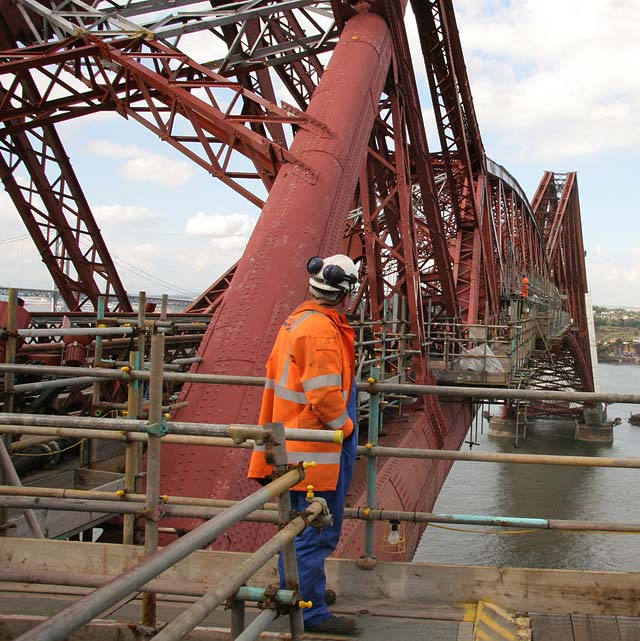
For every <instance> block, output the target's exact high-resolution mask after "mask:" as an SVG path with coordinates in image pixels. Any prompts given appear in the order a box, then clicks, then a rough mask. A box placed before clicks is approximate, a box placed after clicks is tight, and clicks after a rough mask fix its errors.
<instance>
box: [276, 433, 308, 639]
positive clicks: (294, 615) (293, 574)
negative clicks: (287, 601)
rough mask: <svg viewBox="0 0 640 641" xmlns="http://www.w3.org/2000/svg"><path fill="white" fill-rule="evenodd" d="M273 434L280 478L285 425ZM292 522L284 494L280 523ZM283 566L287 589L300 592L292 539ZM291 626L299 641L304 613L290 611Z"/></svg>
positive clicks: (283, 466)
mask: <svg viewBox="0 0 640 641" xmlns="http://www.w3.org/2000/svg"><path fill="white" fill-rule="evenodd" d="M270 427H271V430H272V433H273V458H274V474H275V475H276V476H280V475H282V474H284V472H286V470H287V447H286V442H285V441H286V439H285V431H284V424H282V423H274V424H271V425H270ZM290 520H291V493H290V492H283V493H282V494H281V495H280V496H279V497H278V523H279V526H280V527H284V526H285V525H286V524H287V523H288V522H289V521H290ZM280 554H281V555H282V565H283V568H284V581H285V587H286V588H287V589H289V590H292V591H294V592H297V593H299V592H300V575H299V573H298V557H297V553H296V544H295V541H294V540H293V539H292V540H290V541H288V542H287V543H286V544H285V545H284V547H283V548H282V550H281V551H280ZM289 624H290V627H291V639H292V641H298V640H299V639H300V638H301V637H302V635H303V634H304V620H303V617H302V611H301V610H300V609H299V608H295V609H293V610H289Z"/></svg>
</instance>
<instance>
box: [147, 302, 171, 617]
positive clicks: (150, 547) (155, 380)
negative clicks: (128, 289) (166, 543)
mask: <svg viewBox="0 0 640 641" xmlns="http://www.w3.org/2000/svg"><path fill="white" fill-rule="evenodd" d="M162 309H163V314H164V315H165V316H166V298H164V297H163V306H162ZM163 361H164V334H154V335H153V336H152V337H151V379H150V381H149V402H150V405H149V434H148V439H147V477H146V479H147V503H146V505H147V510H146V514H145V527H144V554H145V557H147V558H149V557H150V556H152V555H153V554H155V552H156V551H157V550H158V541H159V538H158V521H159V520H160V516H161V512H160V455H161V449H162V443H161V439H160V432H159V431H156V430H159V428H160V426H161V423H162V419H163V416H162V387H163V381H162V363H163ZM142 603H143V608H142V609H143V616H142V622H143V624H144V625H148V626H151V627H155V625H156V595H155V594H153V593H152V592H145V593H144V594H143V595H142Z"/></svg>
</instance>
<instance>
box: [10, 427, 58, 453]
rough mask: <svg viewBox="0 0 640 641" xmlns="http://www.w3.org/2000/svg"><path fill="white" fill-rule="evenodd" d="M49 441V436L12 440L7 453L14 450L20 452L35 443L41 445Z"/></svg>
mask: <svg viewBox="0 0 640 641" xmlns="http://www.w3.org/2000/svg"><path fill="white" fill-rule="evenodd" d="M0 431H1V430H0ZM50 441H51V437H50V436H34V437H33V438H22V439H20V440H19V441H13V442H12V443H11V447H10V449H9V453H10V454H13V453H14V452H22V451H23V450H27V449H29V448H30V447H34V446H35V445H43V444H44V443H49V442H50Z"/></svg>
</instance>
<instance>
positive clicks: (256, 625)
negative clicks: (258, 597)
mask: <svg viewBox="0 0 640 641" xmlns="http://www.w3.org/2000/svg"><path fill="white" fill-rule="evenodd" d="M277 618H278V613H277V611H276V610H263V611H262V612H260V614H259V615H258V616H257V617H256V618H255V619H254V620H253V621H252V622H251V623H250V624H249V625H248V626H247V627H246V628H245V629H244V630H243V631H242V632H241V633H240V634H239V635H238V636H237V637H236V638H235V641H255V639H257V638H258V637H259V636H260V635H261V634H262V633H263V632H264V631H265V630H266V629H267V628H268V627H269V625H270V624H271V623H273V622H274V621H275V620H276V619H277ZM194 627H195V626H194ZM174 638H175V637H174Z"/></svg>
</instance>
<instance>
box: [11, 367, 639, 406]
mask: <svg viewBox="0 0 640 641" xmlns="http://www.w3.org/2000/svg"><path fill="white" fill-rule="evenodd" d="M0 372H15V373H32V374H41V375H57V376H78V375H83V376H99V377H100V378H120V379H121V378H127V377H128V376H131V377H132V378H138V379H140V380H148V379H149V378H150V373H149V372H147V371H144V370H136V371H130V372H127V373H126V374H125V373H124V372H121V371H120V370H104V371H100V370H98V371H96V370H95V369H94V368H91V367H53V366H50V365H19V364H12V365H11V364H6V363H5V364H2V363H0ZM164 379H165V381H171V382H175V383H212V384H216V385H242V386H257V387H262V386H263V385H264V381H265V379H264V378H263V377H261V376H231V375H221V374H194V373H191V372H166V373H165V375H164ZM356 387H357V389H358V391H362V392H368V391H369V385H368V383H358V384H357V385H356ZM376 389H377V391H378V392H380V393H381V394H383V393H388V392H397V393H401V394H412V395H416V396H420V395H423V394H429V395H431V396H444V397H453V398H469V399H491V400H503V399H523V400H527V399H529V400H542V401H544V400H549V401H572V402H584V403H596V402H600V403H609V404H610V403H626V404H635V405H640V395H639V394H614V393H609V392H558V391H552V390H532V389H511V388H504V387H455V386H451V385H449V386H447V385H412V384H408V383H405V384H400V383H377V384H376Z"/></svg>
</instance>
